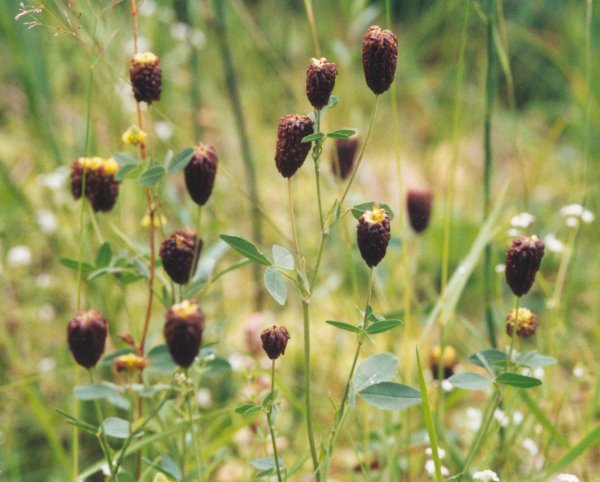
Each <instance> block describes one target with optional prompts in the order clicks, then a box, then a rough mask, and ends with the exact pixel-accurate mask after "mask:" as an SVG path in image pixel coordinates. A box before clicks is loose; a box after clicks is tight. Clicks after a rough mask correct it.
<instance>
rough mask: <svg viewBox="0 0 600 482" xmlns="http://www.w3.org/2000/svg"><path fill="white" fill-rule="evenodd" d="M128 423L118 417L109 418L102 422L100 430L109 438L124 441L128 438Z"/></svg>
mask: <svg viewBox="0 0 600 482" xmlns="http://www.w3.org/2000/svg"><path fill="white" fill-rule="evenodd" d="M130 425H131V424H130V423H129V422H128V421H127V420H123V419H122V418H118V417H109V418H107V419H106V420H104V422H102V429H103V430H104V433H105V434H106V435H108V436H109V437H114V438H121V439H126V438H128V437H129V427H130Z"/></svg>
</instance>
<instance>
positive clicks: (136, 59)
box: [129, 52, 162, 104]
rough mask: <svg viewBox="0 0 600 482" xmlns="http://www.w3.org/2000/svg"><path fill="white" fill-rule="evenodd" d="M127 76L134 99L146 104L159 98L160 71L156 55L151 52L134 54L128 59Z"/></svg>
mask: <svg viewBox="0 0 600 482" xmlns="http://www.w3.org/2000/svg"><path fill="white" fill-rule="evenodd" d="M129 78H130V79H131V86H132V87H133V95H134V96H135V100H137V101H138V102H146V103H147V104H151V103H152V102H154V101H157V100H160V91H161V88H162V72H161V69H160V58H159V57H158V55H155V54H153V53H152V52H138V53H137V54H135V55H134V56H133V57H132V59H131V61H130V67H129Z"/></svg>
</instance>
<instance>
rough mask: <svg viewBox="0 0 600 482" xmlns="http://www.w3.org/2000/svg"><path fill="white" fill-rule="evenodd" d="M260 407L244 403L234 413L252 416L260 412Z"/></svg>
mask: <svg viewBox="0 0 600 482" xmlns="http://www.w3.org/2000/svg"><path fill="white" fill-rule="evenodd" d="M261 410H262V407H261V406H260V405H256V404H254V403H245V404H244V405H240V406H239V407H237V408H236V409H235V413H239V414H240V415H252V414H253V413H256V412H260V411H261Z"/></svg>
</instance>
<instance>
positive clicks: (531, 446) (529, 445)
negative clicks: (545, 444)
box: [521, 438, 539, 455]
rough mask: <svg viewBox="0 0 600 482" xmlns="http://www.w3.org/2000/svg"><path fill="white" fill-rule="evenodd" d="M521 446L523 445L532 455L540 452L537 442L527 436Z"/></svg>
mask: <svg viewBox="0 0 600 482" xmlns="http://www.w3.org/2000/svg"><path fill="white" fill-rule="evenodd" d="M521 447H523V448H524V449H525V450H527V452H529V453H530V454H531V455H537V453H538V452H539V449H538V446H537V444H536V443H535V442H534V441H533V439H530V438H526V439H523V441H522V442H521Z"/></svg>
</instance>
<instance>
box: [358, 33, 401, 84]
mask: <svg viewBox="0 0 600 482" xmlns="http://www.w3.org/2000/svg"><path fill="white" fill-rule="evenodd" d="M397 58H398V40H397V39H396V35H394V32H392V31H391V30H384V29H382V28H381V27H379V26H377V25H373V26H371V27H369V30H367V33H366V35H365V36H364V38H363V43H362V60H363V70H364V72H365V80H366V81H367V85H368V86H369V88H370V89H371V90H372V91H373V93H374V94H383V93H384V92H385V91H386V90H388V89H389V88H390V86H391V85H392V82H393V81H394V77H395V75H396V62H397Z"/></svg>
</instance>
